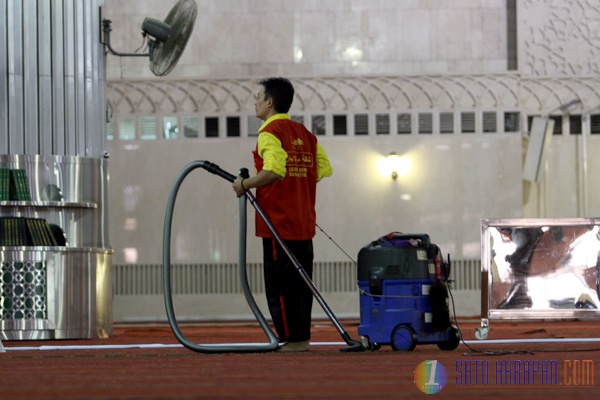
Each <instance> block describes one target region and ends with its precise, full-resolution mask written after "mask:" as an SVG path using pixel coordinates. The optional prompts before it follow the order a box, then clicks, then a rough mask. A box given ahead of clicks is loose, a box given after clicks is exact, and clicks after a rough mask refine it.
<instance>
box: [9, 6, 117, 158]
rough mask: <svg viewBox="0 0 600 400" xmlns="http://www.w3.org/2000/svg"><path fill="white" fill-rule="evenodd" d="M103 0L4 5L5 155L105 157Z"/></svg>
mask: <svg viewBox="0 0 600 400" xmlns="http://www.w3.org/2000/svg"><path fill="white" fill-rule="evenodd" d="M103 4H104V0H37V1H36V0H31V1H29V0H28V1H22V0H0V65H3V66H6V70H5V71H6V72H5V73H2V74H0V151H1V152H2V153H4V154H42V155H53V154H54V155H78V156H86V157H100V156H102V155H103V154H104V152H105V147H106V134H105V130H106V128H105V125H106V124H105V110H106V106H105V104H106V94H105V92H106V90H105V87H106V84H105V67H104V50H103V46H102V44H101V43H100V26H99V24H100V6H101V5H103Z"/></svg>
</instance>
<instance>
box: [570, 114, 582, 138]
mask: <svg viewBox="0 0 600 400" xmlns="http://www.w3.org/2000/svg"><path fill="white" fill-rule="evenodd" d="M581 132H582V129H581V115H569V133H570V134H571V135H581Z"/></svg>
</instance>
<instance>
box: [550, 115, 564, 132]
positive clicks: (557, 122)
mask: <svg viewBox="0 0 600 400" xmlns="http://www.w3.org/2000/svg"><path fill="white" fill-rule="evenodd" d="M550 119H551V120H553V121H554V130H553V131H552V134H553V135H562V134H563V130H562V117H561V116H559V115H554V116H550Z"/></svg>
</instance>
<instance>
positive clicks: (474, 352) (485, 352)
mask: <svg viewBox="0 0 600 400" xmlns="http://www.w3.org/2000/svg"><path fill="white" fill-rule="evenodd" d="M316 226H317V228H319V230H320V231H321V232H323V234H324V235H325V236H326V237H327V238H328V239H329V240H330V241H331V242H332V243H333V244H335V245H336V246H337V248H338V249H340V250H341V251H342V252H343V253H344V254H345V255H346V257H348V258H349V259H350V261H352V262H353V263H354V264H355V265H358V263H357V262H356V260H354V259H353V258H352V257H351V256H350V255H349V254H348V253H347V252H346V251H345V250H344V249H343V248H342V247H341V246H340V245H339V244H338V243H337V242H336V241H335V240H334V239H333V238H332V237H331V236H330V235H329V234H328V233H327V232H325V231H324V230H323V228H321V227H320V226H319V224H316ZM451 283H452V281H451V280H447V286H448V295H449V297H450V301H451V302H452V315H453V317H454V323H455V325H456V329H457V330H458V333H459V335H460V341H461V342H462V344H463V345H464V346H465V347H466V348H467V349H469V351H466V352H464V353H463V354H464V355H465V356H472V355H486V356H502V355H510V354H535V352H538V353H561V352H568V351H570V350H566V349H564V350H563V349H561V350H535V352H534V351H533V350H478V349H474V348H472V347H471V346H469V345H468V344H467V342H466V341H465V339H464V336H463V333H462V330H461V329H460V326H459V324H458V320H457V318H456V306H455V304H454V296H453V295H452V287H451ZM359 292H360V293H361V294H364V295H369V296H372V295H371V294H369V293H367V292H365V291H364V290H361V289H360V288H359ZM378 297H404V296H378ZM577 351H590V352H593V351H600V348H593V349H585V350H577Z"/></svg>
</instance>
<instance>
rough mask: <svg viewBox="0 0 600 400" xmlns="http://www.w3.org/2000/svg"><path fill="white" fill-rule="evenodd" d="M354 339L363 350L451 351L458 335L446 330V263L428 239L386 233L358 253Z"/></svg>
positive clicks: (449, 325) (426, 236)
mask: <svg viewBox="0 0 600 400" xmlns="http://www.w3.org/2000/svg"><path fill="white" fill-rule="evenodd" d="M357 264H358V271H357V279H358V286H359V291H360V325H359V327H358V334H359V335H360V336H361V342H362V344H363V346H364V347H365V348H366V349H368V350H377V349H379V348H380V347H381V345H391V346H392V349H394V350H398V351H412V350H413V349H414V348H415V346H416V345H417V344H437V346H438V347H439V348H440V349H442V350H454V349H455V348H456V347H457V346H458V344H459V342H460V331H459V330H458V329H457V328H456V327H454V326H451V324H450V315H449V311H448V297H447V293H448V292H447V287H446V286H445V284H446V282H447V279H448V276H449V275H450V259H449V258H448V261H447V262H444V261H443V260H442V255H441V252H440V249H439V247H438V246H436V245H435V244H432V243H431V241H430V239H429V236H428V235H426V234H401V233H395V232H393V233H390V234H388V235H385V236H382V237H381V238H379V239H378V240H375V241H373V242H371V243H369V244H368V245H366V246H365V247H363V248H362V249H361V250H360V251H359V253H358V263H357Z"/></svg>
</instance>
